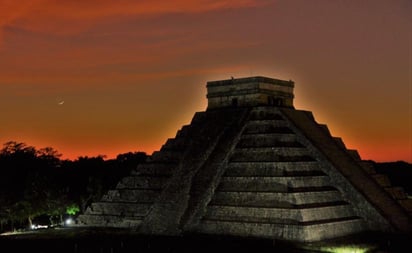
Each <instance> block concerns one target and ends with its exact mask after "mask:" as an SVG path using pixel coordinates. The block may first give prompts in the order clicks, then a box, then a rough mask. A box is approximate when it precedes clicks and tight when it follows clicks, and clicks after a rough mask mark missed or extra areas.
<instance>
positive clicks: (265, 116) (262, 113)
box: [249, 109, 284, 120]
mask: <svg viewBox="0 0 412 253" xmlns="http://www.w3.org/2000/svg"><path fill="white" fill-rule="evenodd" d="M249 119H250V120H284V118H283V117H282V115H280V113H278V112H274V111H268V110H256V109H254V110H252V111H251V112H250V115H249Z"/></svg>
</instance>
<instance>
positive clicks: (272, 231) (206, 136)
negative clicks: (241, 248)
mask: <svg viewBox="0 0 412 253" xmlns="http://www.w3.org/2000/svg"><path fill="white" fill-rule="evenodd" d="M293 88H294V83H293V82H292V81H283V80H278V79H272V78H267V77H249V78H240V79H230V80H222V81H213V82H208V84H207V89H208V94H207V97H208V102H209V104H208V109H207V110H206V111H205V112H198V113H196V114H195V116H194V118H193V119H192V121H191V123H190V124H189V125H187V126H184V127H183V128H182V129H181V130H179V132H178V133H177V135H176V137H175V138H173V139H169V140H168V141H167V142H166V144H165V145H163V147H162V148H161V150H160V151H158V152H155V153H154V154H153V155H152V156H151V158H150V160H149V161H147V163H145V164H142V165H139V167H138V168H137V169H136V170H135V171H134V172H133V173H132V174H131V175H130V176H128V177H125V178H124V179H122V181H121V182H119V183H118V185H117V187H116V188H115V189H113V190H110V191H109V192H108V193H107V194H106V195H105V196H104V197H103V198H102V200H101V201H99V202H96V203H93V204H92V205H91V206H90V207H89V208H88V209H87V210H86V212H85V213H84V214H82V215H80V216H79V218H78V222H77V223H78V225H82V226H103V227H104V226H109V227H110V226H111V227H126V228H131V229H133V230H134V231H137V232H140V233H142V234H158V235H161V234H163V235H164V234H166V235H182V234H183V235H184V234H187V233H201V234H216V235H235V236H245V237H261V238H274V239H283V240H290V241H319V240H323V239H330V238H336V237H341V236H347V235H352V234H357V233H359V232H363V231H385V232H394V231H401V232H410V231H411V216H410V215H411V208H410V207H411V200H409V199H407V198H406V194H405V193H404V192H403V191H402V189H401V188H398V187H393V186H391V184H390V182H389V181H388V179H387V178H385V177H384V176H382V175H379V174H376V172H375V171H374V169H373V168H371V167H370V164H368V163H367V162H365V161H362V160H361V159H360V157H359V155H358V154H357V152H356V151H355V150H348V149H346V147H345V145H344V143H343V141H342V140H341V139H340V138H336V137H333V136H331V135H330V133H329V131H328V129H327V126H326V125H322V124H318V123H317V122H316V121H315V119H314V117H313V115H312V114H311V113H310V112H307V111H301V110H296V109H294V107H293V97H294V96H293Z"/></svg>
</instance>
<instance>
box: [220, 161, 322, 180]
mask: <svg viewBox="0 0 412 253" xmlns="http://www.w3.org/2000/svg"><path fill="white" fill-rule="evenodd" d="M321 171H322V168H321V165H320V164H319V163H318V162H317V161H308V162H230V163H229V164H228V165H227V168H226V172H225V175H226V176H282V175H293V174H294V173H296V172H305V173H308V174H310V173H312V172H313V173H316V175H319V174H320V173H321Z"/></svg>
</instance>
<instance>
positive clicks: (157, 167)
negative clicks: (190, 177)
mask: <svg viewBox="0 0 412 253" xmlns="http://www.w3.org/2000/svg"><path fill="white" fill-rule="evenodd" d="M176 166H177V163H167V162H164V163H154V162H151V163H142V164H139V165H138V167H137V168H136V169H135V170H133V171H132V172H131V175H133V176H165V177H170V176H171V175H172V174H173V171H174V169H175V168H176Z"/></svg>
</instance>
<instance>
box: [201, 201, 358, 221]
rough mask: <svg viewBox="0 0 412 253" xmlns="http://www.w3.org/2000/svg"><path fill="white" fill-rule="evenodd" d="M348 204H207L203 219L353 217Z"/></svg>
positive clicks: (321, 218) (316, 218)
mask: <svg viewBox="0 0 412 253" xmlns="http://www.w3.org/2000/svg"><path fill="white" fill-rule="evenodd" d="M353 216H354V212H353V209H352V207H351V206H350V205H349V204H346V205H334V206H323V207H317V208H292V209H290V208H262V207H239V206H217V205H212V206H208V208H207V212H206V215H205V216H204V217H203V219H205V220H225V221H239V222H259V223H283V224H299V223H302V222H316V221H319V220H326V219H338V218H344V217H353Z"/></svg>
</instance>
